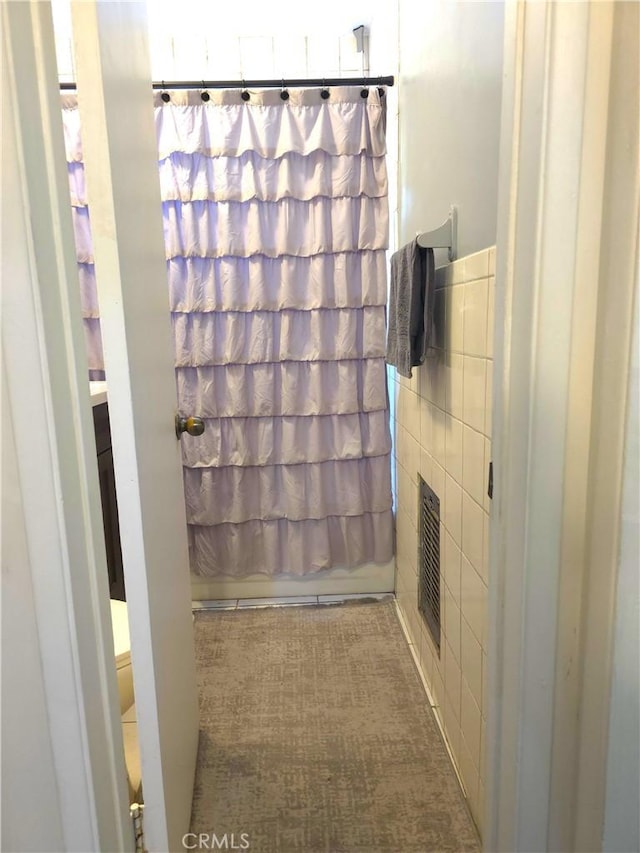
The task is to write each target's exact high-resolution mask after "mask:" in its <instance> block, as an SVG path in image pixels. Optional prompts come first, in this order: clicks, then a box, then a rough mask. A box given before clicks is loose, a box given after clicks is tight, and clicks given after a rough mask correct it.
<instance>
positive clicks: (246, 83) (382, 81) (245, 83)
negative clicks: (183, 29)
mask: <svg viewBox="0 0 640 853" xmlns="http://www.w3.org/2000/svg"><path fill="white" fill-rule="evenodd" d="M394 82H395V80H394V78H393V75H390V76H388V77H322V78H321V77H309V78H301V79H290V80H288V79H286V78H285V79H280V80H161V81H158V80H154V81H153V83H152V88H153V89H159V90H160V91H162V90H163V89H297V88H302V87H307V86H318V87H319V88H326V87H329V86H393V84H394ZM76 88H77V86H76V84H75V83H60V89H61V90H63V91H68V90H75V89H76Z"/></svg>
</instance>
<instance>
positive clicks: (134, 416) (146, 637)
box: [71, 0, 199, 853]
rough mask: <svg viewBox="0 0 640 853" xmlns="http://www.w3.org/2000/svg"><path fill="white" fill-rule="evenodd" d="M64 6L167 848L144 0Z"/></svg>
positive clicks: (143, 724)
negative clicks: (68, 17)
mask: <svg viewBox="0 0 640 853" xmlns="http://www.w3.org/2000/svg"><path fill="white" fill-rule="evenodd" d="M71 18H72V30H73V41H74V57H75V72H76V82H77V90H78V109H79V113H80V121H81V126H82V145H83V160H84V166H85V175H86V181H87V192H88V195H89V199H90V209H91V235H92V241H93V253H94V261H95V271H96V282H97V289H98V299H99V303H100V325H101V330H102V340H103V349H104V362H105V369H106V374H107V384H108V389H109V390H108V394H109V423H110V428H111V440H112V447H113V461H114V470H115V480H116V491H117V495H118V514H119V528H120V541H121V545H122V559H123V565H124V578H125V586H126V590H127V605H128V611H129V632H130V637H131V660H132V665H133V683H134V692H135V697H136V718H137V723H138V742H139V745H140V758H141V769H142V783H143V792H144V803H145V810H144V823H145V846H146V847H147V849H149V850H150V851H156V853H164V851H167V850H180V849H182V841H181V839H182V836H183V835H184V833H185V832H188V830H189V823H190V819H191V803H192V796H193V785H194V779H195V769H196V758H197V750H198V736H199V709H198V695H197V686H196V668H195V652H194V644H193V620H192V613H191V588H190V577H189V552H188V544H187V523H186V515H185V503H184V487H183V477H182V457H181V449H180V444H179V442H178V441H177V440H176V433H175V420H174V418H175V413H176V408H177V402H176V386H175V364H174V362H175V356H174V347H173V342H172V334H171V314H170V304H169V294H168V290H167V270H166V260H165V245H164V237H163V224H162V203H161V195H160V183H159V179H158V167H157V161H158V153H157V152H158V147H157V146H158V143H157V139H156V130H155V124H154V113H153V99H152V89H151V62H150V58H149V47H148V26H147V9H146V4H145V3H144V2H141V0H73V2H72V3H71ZM186 414H191V413H186ZM183 440H187V441H188V440H190V439H189V436H188V435H187V436H185V438H184V439H183Z"/></svg>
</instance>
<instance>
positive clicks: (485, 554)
mask: <svg viewBox="0 0 640 853" xmlns="http://www.w3.org/2000/svg"><path fill="white" fill-rule="evenodd" d="M489 503H491V501H489ZM482 524H483V528H484V530H483V535H482V572H481V574H482V580H483V581H484V582H485V584H486V585H487V586H488V585H489V543H490V534H489V513H487V512H485V514H484V518H483V520H482Z"/></svg>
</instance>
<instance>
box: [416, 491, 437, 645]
mask: <svg viewBox="0 0 640 853" xmlns="http://www.w3.org/2000/svg"><path fill="white" fill-rule="evenodd" d="M418 481H419V486H420V492H419V498H418V500H419V504H418V610H419V611H420V613H421V614H422V617H423V619H424V621H425V622H426V624H427V627H428V628H429V631H430V632H431V636H432V637H433V642H434V643H435V645H436V648H437V649H438V652H439V651H440V499H439V498H438V496H437V495H436V493H435V492H434V491H433V489H431V488H430V487H429V486H428V485H427V484H426V483H425V481H424V480H423V479H422V477H420V476H418Z"/></svg>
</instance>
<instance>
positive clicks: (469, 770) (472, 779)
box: [458, 733, 479, 814]
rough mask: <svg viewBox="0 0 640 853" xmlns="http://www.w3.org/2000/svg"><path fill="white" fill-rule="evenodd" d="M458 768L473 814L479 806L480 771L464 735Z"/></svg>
mask: <svg viewBox="0 0 640 853" xmlns="http://www.w3.org/2000/svg"><path fill="white" fill-rule="evenodd" d="M458 767H459V769H460V776H461V777H462V784H463V785H464V789H465V792H466V795H467V800H468V802H469V807H470V809H471V813H472V814H473V811H474V808H475V807H476V806H477V802H478V783H479V780H478V770H477V768H476V767H475V765H474V763H473V759H472V758H471V752H470V750H469V747H468V746H467V743H466V741H465V739H464V735H463V734H462V733H461V734H460V744H459V746H458Z"/></svg>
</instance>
